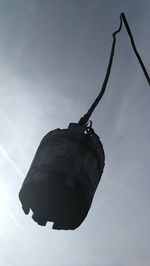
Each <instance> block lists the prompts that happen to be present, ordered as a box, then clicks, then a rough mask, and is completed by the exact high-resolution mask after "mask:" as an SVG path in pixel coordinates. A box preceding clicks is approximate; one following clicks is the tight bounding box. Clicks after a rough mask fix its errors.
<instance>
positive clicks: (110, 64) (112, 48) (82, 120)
mask: <svg viewBox="0 0 150 266" xmlns="http://www.w3.org/2000/svg"><path fill="white" fill-rule="evenodd" d="M121 28H122V18H121V17H120V25H119V28H118V30H116V31H115V32H114V33H113V34H112V36H113V43H112V47H111V53H110V57H109V63H108V67H107V71H106V75H105V78H104V81H103V85H102V88H101V91H100V93H99V95H98V97H97V98H96V99H95V101H94V103H93V104H92V105H91V107H90V109H89V110H88V112H87V113H86V114H85V115H84V116H83V117H81V119H80V121H79V124H80V125H85V124H86V123H87V121H88V120H89V118H90V116H91V115H92V113H93V111H94V109H95V108H96V106H97V105H98V103H99V102H100V100H101V98H102V97H103V95H104V92H105V90H106V86H107V82H108V79H109V76H110V72H111V67H112V63H113V57H114V53H115V46H116V34H117V33H119V32H120V30H121Z"/></svg>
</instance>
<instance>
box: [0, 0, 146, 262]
mask: <svg viewBox="0 0 150 266" xmlns="http://www.w3.org/2000/svg"><path fill="white" fill-rule="evenodd" d="M149 10H150V2H149V0H143V1H135V0H133V1H129V0H126V1H122V0H112V1H108V0H105V1H104V0H76V1H73V0H49V1H48V0H43V1H39V0H21V1H20V0H13V1H12V0H11V1H10V0H0V265H2V266H20V265H22V266H26V265H28V266H41V265H43V266H50V265H52V266H83V265H86V266H91V265H92V266H99V265H100V266H141V265H142V266H149V265H150V252H149V247H150V230H149V224H150V211H149V210H150V207H149V206H150V177H149V173H150V162H149V158H150V142H149V136H150V124H149V116H150V88H149V86H148V83H147V81H146V79H145V77H144V74H143V72H142V71H141V69H140V66H139V64H138V62H137V59H136V57H135V55H134V53H133V50H132V48H131V45H130V41H129V38H128V35H127V33H126V31H125V28H124V27H123V28H122V31H121V33H119V35H118V36H117V46H116V54H115V58H114V64H113V68H112V72H111V76H110V79H109V83H108V86H107V90H106V93H105V95H104V96H103V99H102V101H101V103H100V104H99V106H98V107H97V108H96V110H95V112H94V113H93V115H92V118H91V119H92V121H93V128H94V129H95V131H96V133H97V134H98V135H99V136H100V139H101V141H102V143H103V146H104V150H105V156H106V161H105V169H104V173H103V175H102V178H101V181H100V184H99V186H98V188H97V190H96V193H95V196H94V200H93V203H92V207H91V209H90V211H89V213H88V216H87V217H86V219H85V221H84V222H83V223H82V225H81V226H80V227H79V228H78V229H76V230H75V231H63V230H62V231H56V230H52V228H51V226H52V224H51V223H48V224H47V226H46V227H40V226H39V225H37V224H36V223H35V222H34V221H33V220H32V219H31V214H29V215H28V216H26V215H24V213H23V211H22V209H21V203H20V201H19V199H18V193H19V190H20V188H21V185H22V182H23V180H24V178H25V176H26V173H27V171H28V169H29V167H30V164H31V161H32V158H33V156H34V154H35V152H36V149H37V147H38V145H39V142H40V140H41V139H42V138H43V136H44V135H45V134H46V133H47V132H49V131H50V130H53V129H55V128H58V127H59V128H67V127H68V124H69V123H70V122H78V121H79V119H80V117H81V116H83V114H84V113H86V111H87V109H88V108H89V106H90V105H91V104H92V102H93V101H94V99H95V97H96V96H97V95H98V93H99V91H100V88H101V85H102V82H103V79H104V75H105V72H106V68H107V63H108V57H109V53H110V48H111V43H112V36H111V35H112V32H114V31H115V30H116V29H117V28H118V25H119V16H120V13H121V12H125V15H126V17H127V19H128V22H129V25H130V27H131V29H132V32H133V35H134V38H135V41H136V45H137V48H138V50H139V52H140V54H141V56H142V59H143V61H144V63H145V65H146V67H147V70H148V72H149V69H150V59H149V56H148V55H149V51H150V28H149Z"/></svg>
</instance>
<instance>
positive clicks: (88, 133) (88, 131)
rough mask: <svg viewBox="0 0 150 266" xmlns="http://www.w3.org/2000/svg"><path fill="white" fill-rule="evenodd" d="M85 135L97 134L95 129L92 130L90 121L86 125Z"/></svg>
mask: <svg viewBox="0 0 150 266" xmlns="http://www.w3.org/2000/svg"><path fill="white" fill-rule="evenodd" d="M85 133H86V134H87V135H88V136H92V135H93V134H94V133H95V132H94V129H93V128H92V120H89V121H88V122H87V123H86V128H85Z"/></svg>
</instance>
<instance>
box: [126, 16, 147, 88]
mask: <svg viewBox="0 0 150 266" xmlns="http://www.w3.org/2000/svg"><path fill="white" fill-rule="evenodd" d="M121 17H122V19H123V22H124V25H125V27H126V30H127V33H128V35H129V38H130V41H131V44H132V48H133V50H134V52H135V55H136V56H137V59H138V61H139V64H140V65H141V68H142V70H143V72H144V74H145V77H146V79H147V82H148V84H149V86H150V77H149V75H148V72H147V70H146V67H145V66H144V63H143V61H142V59H141V57H140V55H139V53H138V51H137V48H136V46H135V42H134V39H133V35H132V32H131V30H130V27H129V24H128V22H127V20H126V17H125V14H124V13H121Z"/></svg>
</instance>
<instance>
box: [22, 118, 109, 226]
mask: <svg viewBox="0 0 150 266" xmlns="http://www.w3.org/2000/svg"><path fill="white" fill-rule="evenodd" d="M103 168H104V150H103V146H102V144H101V142H100V140H99V137H98V136H97V135H96V134H95V132H94V130H93V129H92V128H91V127H86V129H85V126H82V125H79V124H75V123H71V124H70V125H69V127H68V129H59V128H58V129H55V130H53V131H51V132H49V133H48V134H47V135H46V136H45V137H44V138H43V139H42V141H41V143H40V145H39V148H38V150H37V152H36V154H35V157H34V159H33V162H32V164H31V167H30V169H29V172H28V174H27V176H26V179H25V181H24V183H23V185H22V188H21V190H20V193H19V198H20V200H21V203H22V208H23V210H24V212H25V213H26V214H28V213H29V210H30V209H31V210H32V211H33V216H32V218H33V220H34V221H36V222H37V223H38V224H39V225H46V223H47V221H51V222H53V223H54V224H53V229H65V230H67V229H75V228H77V227H78V226H79V225H80V224H81V223H82V222H83V220H84V219H85V217H86V215H87V213H88V211H89V208H90V206H91V203H92V199H93V196H94V193H95V190H96V188H97V185H98V183H99V181H100V178H101V175H102V173H103Z"/></svg>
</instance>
